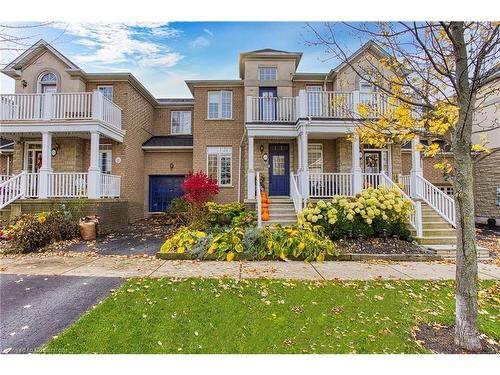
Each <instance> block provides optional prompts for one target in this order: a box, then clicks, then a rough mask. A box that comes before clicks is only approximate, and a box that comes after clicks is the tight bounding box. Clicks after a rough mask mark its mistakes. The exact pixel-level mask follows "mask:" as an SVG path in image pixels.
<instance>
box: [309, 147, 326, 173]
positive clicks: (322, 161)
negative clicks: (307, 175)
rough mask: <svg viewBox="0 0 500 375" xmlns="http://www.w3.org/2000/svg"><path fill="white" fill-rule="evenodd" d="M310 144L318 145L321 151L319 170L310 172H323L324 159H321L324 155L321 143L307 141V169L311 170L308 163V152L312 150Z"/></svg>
mask: <svg viewBox="0 0 500 375" xmlns="http://www.w3.org/2000/svg"><path fill="white" fill-rule="evenodd" d="M311 146H315V147H317V146H320V148H319V151H320V152H321V171H319V172H317V171H315V172H312V173H323V170H324V164H325V161H324V159H323V156H324V153H323V143H309V144H308V145H307V167H308V169H309V171H310V170H311V166H310V164H309V152H310V151H312V150H311ZM315 151H317V150H315Z"/></svg>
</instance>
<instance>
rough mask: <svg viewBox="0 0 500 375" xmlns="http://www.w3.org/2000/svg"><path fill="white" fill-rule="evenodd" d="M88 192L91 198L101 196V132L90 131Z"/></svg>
mask: <svg viewBox="0 0 500 375" xmlns="http://www.w3.org/2000/svg"><path fill="white" fill-rule="evenodd" d="M88 172H89V176H88V182H87V183H88V186H87V194H88V197H89V198H91V199H97V198H100V197H101V169H100V168H99V133H98V132H92V133H90V165H89V170H88Z"/></svg>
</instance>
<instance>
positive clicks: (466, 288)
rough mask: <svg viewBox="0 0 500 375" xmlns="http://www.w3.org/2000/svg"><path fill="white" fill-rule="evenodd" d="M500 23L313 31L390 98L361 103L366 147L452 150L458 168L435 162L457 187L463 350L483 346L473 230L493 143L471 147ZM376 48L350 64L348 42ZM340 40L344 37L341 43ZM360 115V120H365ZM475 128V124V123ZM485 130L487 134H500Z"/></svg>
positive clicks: (499, 69)
mask: <svg viewBox="0 0 500 375" xmlns="http://www.w3.org/2000/svg"><path fill="white" fill-rule="evenodd" d="M499 25H500V24H499V23H491V22H413V23H407V22H394V23H393V22H384V23H352V24H346V23H335V24H330V23H326V24H325V25H324V26H323V27H314V26H312V25H308V27H309V29H310V31H311V33H312V35H313V37H312V40H310V41H308V42H307V43H308V44H312V45H321V46H323V47H324V48H325V50H326V52H327V54H328V55H329V56H330V57H333V58H336V59H338V60H340V61H341V62H342V63H343V64H346V65H347V66H349V67H350V68H351V69H352V70H353V71H354V72H355V74H356V75H357V76H359V77H360V78H362V79H364V80H366V81H368V82H369V83H370V84H372V85H373V86H374V87H376V88H377V90H378V91H379V92H380V93H382V94H383V95H385V96H386V97H387V100H388V104H389V105H388V108H386V109H385V110H384V112H381V111H380V108H377V107H373V106H370V105H363V104H361V105H360V106H359V107H358V108H357V113H358V116H354V117H353V119H354V118H355V117H357V118H359V117H363V118H364V120H358V122H357V125H356V130H355V131H356V133H357V134H358V135H359V137H360V140H361V141H362V142H364V143H367V144H370V145H373V146H376V147H381V146H384V145H386V144H389V143H394V142H402V143H405V142H408V141H411V140H412V139H414V138H415V137H417V136H418V137H422V138H426V139H427V140H429V143H428V144H426V145H423V144H419V145H418V147H419V148H420V149H421V150H422V151H423V152H424V154H425V155H426V156H433V157H439V155H440V154H441V153H442V151H443V145H447V147H449V151H451V153H452V155H453V162H452V163H448V162H447V161H445V160H441V161H440V160H437V162H436V165H435V167H437V168H440V169H441V170H442V171H443V173H444V174H445V175H446V177H447V179H448V180H449V181H451V183H452V186H453V190H454V200H455V207H456V218H457V220H456V229H457V245H456V322H455V342H456V344H457V345H459V346H460V347H463V348H466V349H469V350H478V349H480V347H481V343H480V339H479V333H478V328H477V279H478V271H477V251H476V237H475V224H474V194H473V164H474V158H475V157H477V155H478V154H479V155H483V156H484V155H485V154H487V153H488V152H489V151H488V149H487V143H488V140H487V137H483V138H482V139H481V141H480V142H477V143H475V144H473V142H472V139H473V138H472V134H473V123H474V121H475V120H474V119H475V116H476V117H477V114H478V112H479V111H481V108H482V106H483V105H484V103H487V102H488V98H490V99H491V96H492V95H499V91H500V90H499V86H500V85H499V84H498V83H499V82H500V62H499V60H500V36H499ZM346 33H347V34H349V38H348V40H349V42H352V41H353V40H355V41H359V45H360V46H361V45H363V44H365V43H372V44H373V46H375V48H379V49H380V52H381V53H380V55H379V56H382V57H375V56H373V55H369V54H368V55H367V56H366V57H365V58H364V59H363V61H362V62H360V61H353V59H351V58H349V57H350V56H351V52H352V51H349V50H348V48H347V47H346V46H345V45H344V44H343V42H342V40H346ZM340 36H342V37H341V38H339V37H340ZM359 115H361V116H359ZM476 125H477V124H476ZM498 126H499V124H498V123H497V122H496V123H493V124H487V125H485V126H484V127H483V128H482V129H481V132H482V134H486V135H487V133H488V131H492V130H494V129H497V128H498Z"/></svg>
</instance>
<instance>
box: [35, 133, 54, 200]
mask: <svg viewBox="0 0 500 375" xmlns="http://www.w3.org/2000/svg"><path fill="white" fill-rule="evenodd" d="M51 150H52V134H51V133H49V132H43V133H42V166H41V168H40V176H39V186H38V189H39V190H38V194H39V197H40V198H48V197H49V190H50V174H51V173H52V155H51Z"/></svg>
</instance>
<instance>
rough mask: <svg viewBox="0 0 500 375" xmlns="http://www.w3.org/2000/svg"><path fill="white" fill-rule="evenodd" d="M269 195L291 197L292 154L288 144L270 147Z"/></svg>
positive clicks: (271, 145)
mask: <svg viewBox="0 0 500 375" xmlns="http://www.w3.org/2000/svg"><path fill="white" fill-rule="evenodd" d="M269 195H270V196H272V195H274V196H276V195H286V196H289V195H290V153H289V147H288V144H270V145H269Z"/></svg>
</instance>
